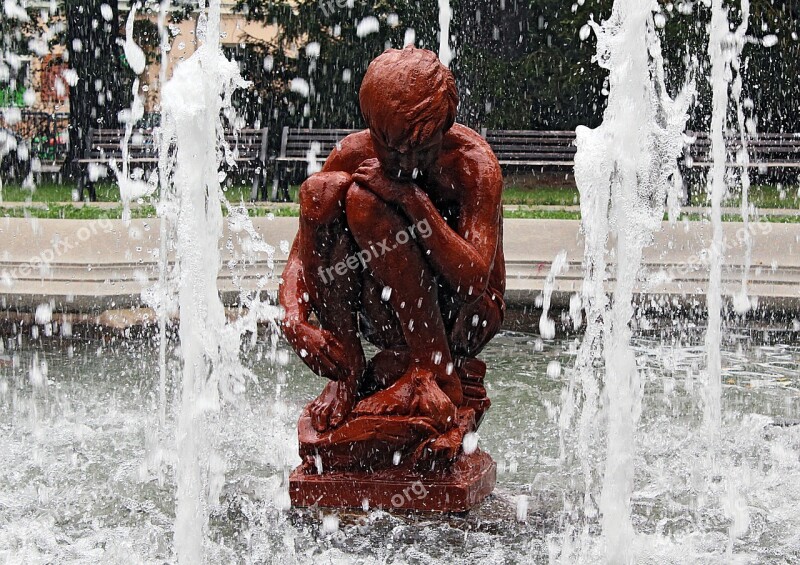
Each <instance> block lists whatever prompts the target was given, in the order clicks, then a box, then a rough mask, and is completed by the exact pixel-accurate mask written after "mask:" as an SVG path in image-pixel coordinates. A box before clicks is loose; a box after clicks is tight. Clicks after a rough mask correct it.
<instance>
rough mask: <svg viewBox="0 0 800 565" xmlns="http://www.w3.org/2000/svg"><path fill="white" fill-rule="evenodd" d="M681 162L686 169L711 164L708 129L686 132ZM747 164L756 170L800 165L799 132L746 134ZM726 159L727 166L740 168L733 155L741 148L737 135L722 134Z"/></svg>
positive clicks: (709, 165)
mask: <svg viewBox="0 0 800 565" xmlns="http://www.w3.org/2000/svg"><path fill="white" fill-rule="evenodd" d="M686 139H687V145H686V149H685V152H684V164H685V165H686V167H687V168H693V167H701V168H708V167H711V166H712V165H713V162H712V156H711V138H710V137H709V135H708V133H707V132H697V133H695V132H686ZM746 141H747V152H748V154H749V156H750V163H749V165H748V166H749V167H751V168H758V169H776V168H779V169H797V168H800V133H757V134H755V135H751V136H748V138H747V140H746ZM725 144H726V150H727V154H728V159H729V161H728V162H727V163H726V166H727V167H741V164H739V163H737V161H736V156H737V154H738V152H739V151H740V150H741V148H742V144H741V138H740V136H739V135H737V134H734V135H727V136H726V137H725Z"/></svg>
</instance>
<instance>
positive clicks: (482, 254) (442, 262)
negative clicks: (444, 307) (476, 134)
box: [401, 175, 502, 302]
mask: <svg viewBox="0 0 800 565" xmlns="http://www.w3.org/2000/svg"><path fill="white" fill-rule="evenodd" d="M477 182H478V183H479V186H477V187H476V189H475V190H465V193H466V194H467V198H466V200H465V201H464V202H463V203H462V207H461V214H460V220H459V225H458V229H457V231H456V230H454V229H452V228H451V227H450V226H449V225H448V224H447V222H446V221H445V220H444V218H443V217H442V216H441V214H440V213H439V211H438V210H437V208H436V206H435V205H434V204H433V202H432V201H431V199H430V198H429V197H428V195H427V194H426V193H425V192H424V191H423V190H422V189H420V188H419V187H415V188H414V190H413V191H408V196H407V197H406V198H405V199H404V202H402V204H401V207H402V208H403V210H404V212H405V213H406V214H407V215H408V217H409V219H410V220H411V222H412V223H413V224H419V222H422V221H425V220H427V222H428V224H429V225H430V228H431V229H430V235H429V236H428V237H418V238H417V241H418V242H419V244H420V245H421V246H422V247H423V248H424V249H425V250H426V251H428V252H429V253H428V254H427V258H428V261H430V263H431V265H432V266H433V267H434V269H435V270H436V272H437V273H438V274H439V275H440V276H441V277H442V278H444V280H446V281H447V283H448V284H449V285H450V286H451V287H452V288H453V289H454V290H455V292H456V294H457V295H458V296H459V298H461V299H462V300H464V301H466V302H472V301H474V300H476V299H477V298H478V297H479V296H481V295H482V294H483V293H484V291H485V290H486V287H487V285H488V283H489V278H490V275H491V271H492V267H493V265H494V259H495V254H496V251H497V242H498V239H499V237H500V234H499V225H500V214H501V203H500V198H501V193H502V177H500V176H499V175H490V176H489V177H488V178H487V177H483V178H480V179H479V180H478V181H477Z"/></svg>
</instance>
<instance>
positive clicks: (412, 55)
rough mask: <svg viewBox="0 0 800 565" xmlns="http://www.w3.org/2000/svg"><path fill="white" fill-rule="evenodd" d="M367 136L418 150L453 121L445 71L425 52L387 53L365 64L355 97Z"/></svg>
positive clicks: (453, 95) (454, 101) (452, 87)
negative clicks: (415, 146)
mask: <svg viewBox="0 0 800 565" xmlns="http://www.w3.org/2000/svg"><path fill="white" fill-rule="evenodd" d="M359 99H360V101H361V113H362V114H364V119H365V120H366V122H367V126H368V127H369V128H370V130H371V131H372V134H373V135H375V136H378V137H379V138H380V139H382V141H384V142H385V143H388V144H390V145H393V144H396V143H398V142H400V141H403V142H405V143H408V144H410V145H418V144H420V143H422V142H424V141H425V140H427V139H430V138H431V137H432V136H433V135H434V134H436V133H437V132H438V131H441V132H442V133H444V132H446V131H447V130H448V129H450V127H451V126H452V125H453V123H454V122H455V119H456V109H457V107H458V91H457V90H456V83H455V80H454V79H453V73H451V72H450V69H448V68H447V67H445V66H444V65H442V63H440V62H439V58H438V57H437V56H436V54H435V53H433V52H432V51H428V50H427V49H416V48H414V47H411V46H409V47H406V48H405V49H387V50H386V51H385V52H384V53H383V54H382V55H380V56H379V57H377V58H376V59H375V60H374V61H372V63H370V65H369V68H368V69H367V73H366V74H365V75H364V80H363V82H362V83H361V91H360V92H359Z"/></svg>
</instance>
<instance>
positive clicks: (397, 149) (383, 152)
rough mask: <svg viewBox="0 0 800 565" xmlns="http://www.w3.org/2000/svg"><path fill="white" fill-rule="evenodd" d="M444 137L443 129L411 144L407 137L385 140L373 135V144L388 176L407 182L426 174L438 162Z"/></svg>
mask: <svg viewBox="0 0 800 565" xmlns="http://www.w3.org/2000/svg"><path fill="white" fill-rule="evenodd" d="M443 139H444V134H443V133H442V132H441V131H437V132H436V133H435V134H434V135H433V136H431V137H430V138H428V139H426V140H423V141H422V142H420V143H419V144H411V143H409V142H408V139H407V138H406V139H402V138H400V139H390V140H389V141H383V140H382V139H380V138H379V137H378V136H376V135H373V136H372V145H373V147H374V148H375V154H376V156H377V157H378V160H379V161H380V162H381V167H383V171H384V173H385V174H386V176H388V177H390V178H393V179H397V180H400V181H404V182H405V181H412V180H414V179H415V178H416V177H417V175H419V174H424V173H425V172H427V171H428V170H429V169H430V168H431V167H432V166H433V164H434V163H436V159H437V158H438V157H439V153H440V152H441V150H442V140H443Z"/></svg>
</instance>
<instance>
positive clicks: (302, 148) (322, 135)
mask: <svg viewBox="0 0 800 565" xmlns="http://www.w3.org/2000/svg"><path fill="white" fill-rule="evenodd" d="M357 131H360V130H355V129H300V128H289V127H284V128H283V135H282V136H281V150H280V155H279V156H277V157H276V158H275V159H274V161H275V164H276V173H277V174H276V177H277V180H276V183H275V185H274V187H273V192H272V199H273V200H277V199H278V198H281V199H284V200H288V198H289V195H288V186H289V172H291V171H293V170H296V167H297V166H299V165H301V164H302V165H307V164H308V162H309V160H310V158H311V157H312V156H313V157H314V158H315V159H317V160H318V161H324V160H325V159H326V158H327V157H328V155H329V154H330V153H331V151H333V149H334V148H335V147H336V144H337V143H339V142H340V141H341V140H342V139H344V138H345V137H347V136H348V135H350V134H351V133H355V132H357ZM481 134H482V135H483V137H484V138H485V139H486V140H487V141H488V142H489V145H490V146H491V147H492V149H493V150H494V152H495V154H496V155H497V158H498V160H499V161H500V164H501V165H505V166H543V167H544V166H566V167H569V166H572V165H573V158H574V155H575V146H574V143H573V142H574V140H575V132H570V131H529V130H486V129H484V130H482V131H481ZM315 144H316V145H315ZM255 197H256V194H253V199H255Z"/></svg>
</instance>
